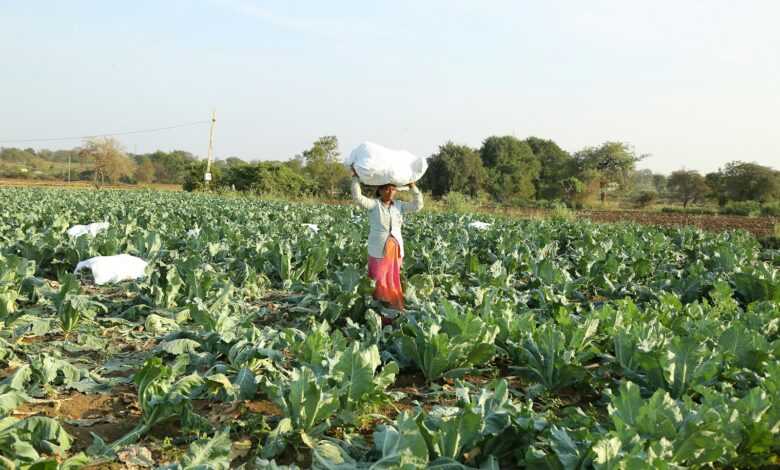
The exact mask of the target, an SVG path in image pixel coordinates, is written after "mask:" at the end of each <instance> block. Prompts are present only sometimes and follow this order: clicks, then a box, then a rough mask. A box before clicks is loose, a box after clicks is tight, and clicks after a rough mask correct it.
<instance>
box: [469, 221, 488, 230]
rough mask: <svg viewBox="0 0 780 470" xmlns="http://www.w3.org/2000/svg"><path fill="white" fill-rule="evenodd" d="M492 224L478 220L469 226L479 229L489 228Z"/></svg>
mask: <svg viewBox="0 0 780 470" xmlns="http://www.w3.org/2000/svg"><path fill="white" fill-rule="evenodd" d="M490 225H491V224H489V223H487V222H480V221H479V220H477V221H474V222H471V223H470V224H469V228H475V229H477V230H487V229H489V228H490Z"/></svg>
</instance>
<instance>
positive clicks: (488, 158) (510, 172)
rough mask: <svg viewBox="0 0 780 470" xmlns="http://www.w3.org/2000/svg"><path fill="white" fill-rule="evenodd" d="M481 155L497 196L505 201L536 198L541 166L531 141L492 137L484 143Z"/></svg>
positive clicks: (493, 191) (489, 187)
mask: <svg viewBox="0 0 780 470" xmlns="http://www.w3.org/2000/svg"><path fill="white" fill-rule="evenodd" d="M479 155H480V157H481V158H482V163H483V164H484V166H485V168H487V175H488V184H487V186H488V189H489V192H490V194H491V195H492V196H493V197H494V198H496V199H497V200H499V201H502V202H512V201H518V200H528V199H533V197H534V195H535V194H536V187H535V185H534V182H535V181H536V179H537V178H538V177H539V173H540V170H541V166H540V164H539V159H537V158H536V156H535V155H534V152H533V151H532V150H531V147H530V146H529V145H528V144H527V143H525V142H523V141H521V140H518V139H517V138H515V137H512V136H501V137H499V136H492V137H488V138H487V139H485V141H484V142H483V143H482V148H480V150H479Z"/></svg>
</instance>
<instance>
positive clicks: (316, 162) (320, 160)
mask: <svg viewBox="0 0 780 470" xmlns="http://www.w3.org/2000/svg"><path fill="white" fill-rule="evenodd" d="M338 147H339V140H338V139H337V138H336V136H333V135H329V136H324V137H320V138H319V139H317V140H316V141H315V142H314V144H312V146H311V148H310V149H308V150H305V151H304V152H303V154H302V156H301V157H300V158H301V159H302V160H303V161H304V162H305V163H306V167H305V169H306V173H308V175H309V176H310V177H311V178H312V179H313V180H314V183H315V184H316V185H317V189H318V190H319V191H320V192H325V193H328V194H330V195H331V196H333V195H335V194H336V188H338V187H340V186H342V183H343V182H344V181H345V180H347V179H349V174H350V172H349V170H348V169H347V168H346V167H345V166H344V165H342V164H341V162H340V159H339V156H340V154H339V150H338ZM296 158H299V157H296ZM287 168H289V167H287ZM279 171H281V170H279Z"/></svg>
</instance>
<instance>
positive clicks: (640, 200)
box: [634, 191, 658, 208]
mask: <svg viewBox="0 0 780 470" xmlns="http://www.w3.org/2000/svg"><path fill="white" fill-rule="evenodd" d="M656 198H658V194H657V193H656V192H655V191H642V192H640V193H639V194H637V195H636V197H634V203H635V204H636V205H637V207H640V208H646V207H648V206H650V205H651V204H653V203H654V202H655V200H656Z"/></svg>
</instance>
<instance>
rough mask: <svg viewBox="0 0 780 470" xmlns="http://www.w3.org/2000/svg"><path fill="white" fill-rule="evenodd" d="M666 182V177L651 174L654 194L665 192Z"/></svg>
mask: <svg viewBox="0 0 780 470" xmlns="http://www.w3.org/2000/svg"><path fill="white" fill-rule="evenodd" d="M666 182H667V177H666V175H662V174H660V173H655V174H653V187H654V188H655V192H656V193H658V194H664V193H665V192H666Z"/></svg>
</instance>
